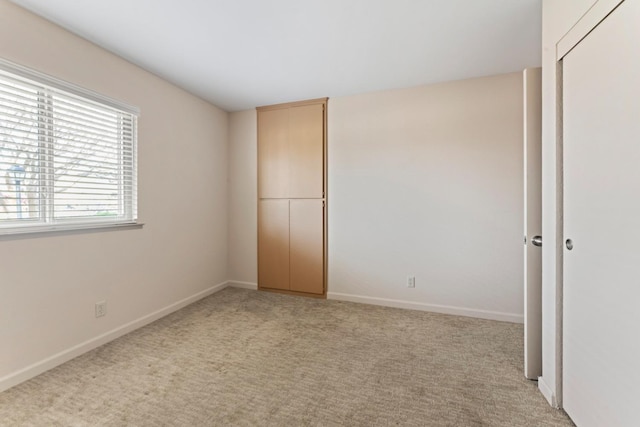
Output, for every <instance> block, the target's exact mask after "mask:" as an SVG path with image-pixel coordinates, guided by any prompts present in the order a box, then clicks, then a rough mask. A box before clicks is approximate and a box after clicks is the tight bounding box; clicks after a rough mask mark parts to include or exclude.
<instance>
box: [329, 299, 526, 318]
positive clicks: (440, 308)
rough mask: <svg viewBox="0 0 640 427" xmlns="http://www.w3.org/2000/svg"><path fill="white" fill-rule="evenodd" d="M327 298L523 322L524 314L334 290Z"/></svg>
mask: <svg viewBox="0 0 640 427" xmlns="http://www.w3.org/2000/svg"><path fill="white" fill-rule="evenodd" d="M327 299H333V300H339V301H350V302H357V303H362V304H373V305H382V306H385V307H395V308H406V309H409V310H420V311H430V312H434V313H443V314H453V315H456V316H466V317H475V318H479V319H489V320H499V321H501V322H511V323H524V315H522V314H516V313H503V312H499V311H489V310H477V309H472V308H466V307H453V306H448V305H437V304H425V303H421V302H412V301H402V300H395V299H387V298H376V297H367V296H361V295H350V294H341V293H336V292H329V293H327Z"/></svg>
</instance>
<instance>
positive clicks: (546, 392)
mask: <svg viewBox="0 0 640 427" xmlns="http://www.w3.org/2000/svg"><path fill="white" fill-rule="evenodd" d="M538 390H540V393H542V395H543V396H544V398H545V399H547V402H549V405H551V406H553V407H554V408H556V409H557V408H558V401H557V399H556V395H555V394H554V393H553V391H552V390H551V387H549V385H548V384H547V383H546V381H545V380H544V378H542V377H538Z"/></svg>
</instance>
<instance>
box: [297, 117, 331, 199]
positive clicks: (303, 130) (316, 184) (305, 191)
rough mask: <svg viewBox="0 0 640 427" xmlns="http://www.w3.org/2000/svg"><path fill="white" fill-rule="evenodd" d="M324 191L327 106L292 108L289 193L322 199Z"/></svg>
mask: <svg viewBox="0 0 640 427" xmlns="http://www.w3.org/2000/svg"><path fill="white" fill-rule="evenodd" d="M323 191H324V108H323V105H322V104H312V105H303V106H299V107H291V108H289V197H290V198H292V199H315V198H317V199H319V198H322V197H323Z"/></svg>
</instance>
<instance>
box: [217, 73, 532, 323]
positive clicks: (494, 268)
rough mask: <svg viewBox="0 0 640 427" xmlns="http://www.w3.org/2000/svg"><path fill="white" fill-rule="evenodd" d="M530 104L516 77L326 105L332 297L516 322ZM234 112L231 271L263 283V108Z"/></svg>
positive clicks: (520, 304) (519, 309)
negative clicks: (258, 129) (259, 179)
mask: <svg viewBox="0 0 640 427" xmlns="http://www.w3.org/2000/svg"><path fill="white" fill-rule="evenodd" d="M522 102H523V98H522V73H513V74H507V75H501V76H494V77H487V78H480V79H472V80H465V81H458V82H452V83H445V84H439V85H434V86H421V87H415V88H410V89H405V90H393V91H386V92H378V93H370V94H364V95H356V96H348V97H340V98H331V99H330V100H329V107H328V114H329V118H328V126H329V135H328V144H329V145H328V156H329V162H328V163H329V165H328V181H329V188H328V215H329V225H328V226H329V230H328V243H329V259H328V268H329V276H328V291H329V295H328V296H329V298H339V299H350V300H354V301H362V302H368V303H374V304H385V305H395V306H400V307H409V308H416V309H426V310H434V311H444V312H449V313H458V314H465V315H471V316H479V317H489V318H497V319H503V320H510V321H522V315H523V290H522V274H523V265H522V227H523V225H522V221H523V210H522V209H523V208H522V206H523V197H522V193H523V190H522V167H523V165H522V155H523V153H522V135H523V125H522V115H523V111H522V108H523V107H522ZM231 118H232V119H231V129H230V133H231V146H230V153H232V155H231V159H232V160H231V163H230V173H229V176H230V182H231V186H232V190H231V191H232V194H233V196H232V203H231V206H230V218H231V225H230V227H231V230H232V236H233V237H232V238H231V242H230V248H231V250H230V258H229V265H230V272H231V275H230V278H231V279H232V280H238V281H243V282H252V283H254V284H255V281H256V259H255V251H256V226H255V218H256V213H255V211H256V196H255V194H256V180H255V168H256V161H255V156H256V135H255V126H256V123H255V113H254V112H252V111H248V112H242V113H234V114H232V115H231ZM234 230H235V231H234ZM408 275H415V276H416V288H415V289H407V287H406V277H407V276H408Z"/></svg>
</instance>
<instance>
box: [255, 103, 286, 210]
mask: <svg viewBox="0 0 640 427" xmlns="http://www.w3.org/2000/svg"><path fill="white" fill-rule="evenodd" d="M289 162H290V153H289V109H286V108H285V109H279V110H267V111H259V112H258V197H259V198H263V199H264V198H266V199H272V198H287V197H289Z"/></svg>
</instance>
